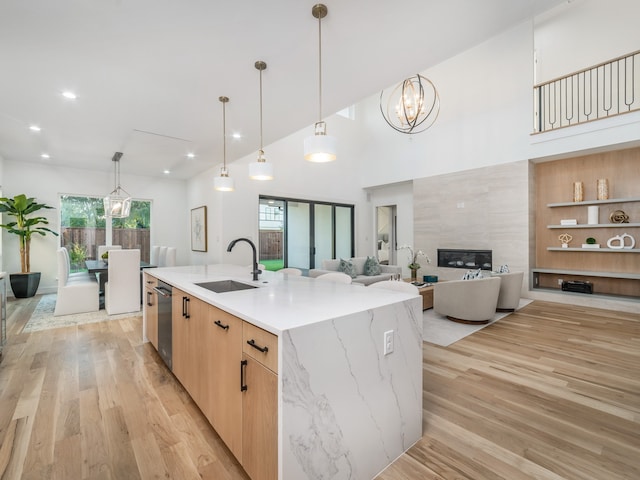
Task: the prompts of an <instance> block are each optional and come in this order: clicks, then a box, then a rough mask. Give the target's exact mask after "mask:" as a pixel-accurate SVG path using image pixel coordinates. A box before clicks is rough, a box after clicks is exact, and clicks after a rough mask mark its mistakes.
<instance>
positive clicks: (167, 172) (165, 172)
mask: <svg viewBox="0 0 640 480" xmlns="http://www.w3.org/2000/svg"><path fill="white" fill-rule="evenodd" d="M162 173H164V174H165V175H169V174H170V173H171V170H164V171H163V172H162Z"/></svg>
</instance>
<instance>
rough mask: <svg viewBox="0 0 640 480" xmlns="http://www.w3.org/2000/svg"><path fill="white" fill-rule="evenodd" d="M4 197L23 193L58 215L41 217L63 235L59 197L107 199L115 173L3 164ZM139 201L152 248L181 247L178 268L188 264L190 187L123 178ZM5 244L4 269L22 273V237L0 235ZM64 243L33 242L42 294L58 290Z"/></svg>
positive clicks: (173, 182)
mask: <svg viewBox="0 0 640 480" xmlns="http://www.w3.org/2000/svg"><path fill="white" fill-rule="evenodd" d="M3 179H4V183H3V187H2V193H3V195H4V196H6V197H13V196H14V195H18V194H21V193H24V194H25V195H27V196H32V197H35V198H37V200H38V201H39V202H43V203H46V204H48V205H51V206H53V207H56V209H55V210H46V211H44V212H43V216H46V217H47V218H48V219H49V222H50V227H51V229H52V230H54V231H56V232H59V231H60V217H59V215H60V213H59V210H58V209H59V206H60V202H59V195H60V194H63V193H64V194H78V195H98V196H103V195H106V194H107V193H109V192H110V191H111V190H112V189H113V174H112V173H102V172H94V171H89V170H80V169H73V168H66V167H59V166H56V165H43V164H41V163H38V164H36V163H24V162H15V161H11V160H5V161H4V174H3ZM120 183H121V184H122V186H123V188H125V189H126V190H127V191H128V192H129V193H130V194H131V195H132V196H133V198H136V199H141V200H151V201H152V211H151V245H159V244H162V245H171V246H175V247H176V248H177V263H178V264H179V265H185V264H187V263H188V261H189V256H188V251H190V247H189V244H188V243H187V238H188V235H187V232H188V215H185V212H186V211H187V202H186V182H184V181H179V180H169V179H164V178H151V177H136V176H128V175H122V174H121V182H120ZM2 236H3V241H4V242H3V244H4V247H3V248H4V269H5V270H6V271H7V272H9V273H11V272H19V271H20V258H19V256H18V248H19V247H18V238H17V237H16V236H15V235H11V234H9V233H8V232H6V231H5V230H3V232H2ZM59 245H60V238H59V237H55V236H53V235H47V236H46V237H40V236H38V235H34V236H33V237H32V240H31V270H32V271H40V272H42V278H41V280H40V287H39V289H38V293H51V292H55V291H56V286H57V284H56V277H57V264H56V255H55V251H56V248H58V246H59Z"/></svg>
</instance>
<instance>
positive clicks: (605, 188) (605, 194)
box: [598, 178, 609, 200]
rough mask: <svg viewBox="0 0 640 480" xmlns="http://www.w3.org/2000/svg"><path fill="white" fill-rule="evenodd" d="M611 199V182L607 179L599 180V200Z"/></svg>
mask: <svg viewBox="0 0 640 480" xmlns="http://www.w3.org/2000/svg"><path fill="white" fill-rule="evenodd" d="M608 199H609V180H607V179H606V178H599V179H598V200H608Z"/></svg>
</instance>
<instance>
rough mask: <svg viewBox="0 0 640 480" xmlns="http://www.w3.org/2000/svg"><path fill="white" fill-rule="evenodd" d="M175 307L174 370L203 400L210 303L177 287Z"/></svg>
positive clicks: (199, 399) (183, 384) (197, 397)
mask: <svg viewBox="0 0 640 480" xmlns="http://www.w3.org/2000/svg"><path fill="white" fill-rule="evenodd" d="M171 299H172V300H171V308H172V319H171V320H172V322H171V324H172V328H171V330H172V350H173V352H172V370H173V374H174V375H175V376H176V377H177V378H178V380H180V383H182V386H183V387H185V388H186V389H187V391H188V392H189V394H190V395H191V398H193V400H194V401H195V402H196V403H198V404H200V403H201V402H202V401H203V395H204V393H203V392H205V388H204V386H203V385H204V381H205V380H204V379H205V378H206V372H205V371H204V369H205V365H206V362H205V361H204V360H203V358H204V356H205V355H204V350H205V342H206V339H205V336H206V333H205V331H206V322H205V318H203V317H205V316H206V310H205V309H206V307H207V304H206V303H205V302H203V301H202V300H199V299H197V298H195V297H193V296H192V295H189V294H187V293H185V292H183V291H182V290H180V289H178V288H174V289H173V295H172V297H171Z"/></svg>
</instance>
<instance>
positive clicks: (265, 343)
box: [242, 322, 278, 373]
mask: <svg viewBox="0 0 640 480" xmlns="http://www.w3.org/2000/svg"><path fill="white" fill-rule="evenodd" d="M242 351H243V352H244V353H246V354H247V355H249V356H250V357H252V358H254V359H255V360H257V361H258V362H260V363H261V364H263V365H264V366H265V367H267V368H268V369H269V370H271V371H272V372H274V373H278V337H277V336H276V335H274V334H273V333H269V332H267V331H266V330H263V329H261V328H259V327H256V326H255V325H252V324H251V323H248V322H244V323H243V326H242Z"/></svg>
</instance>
